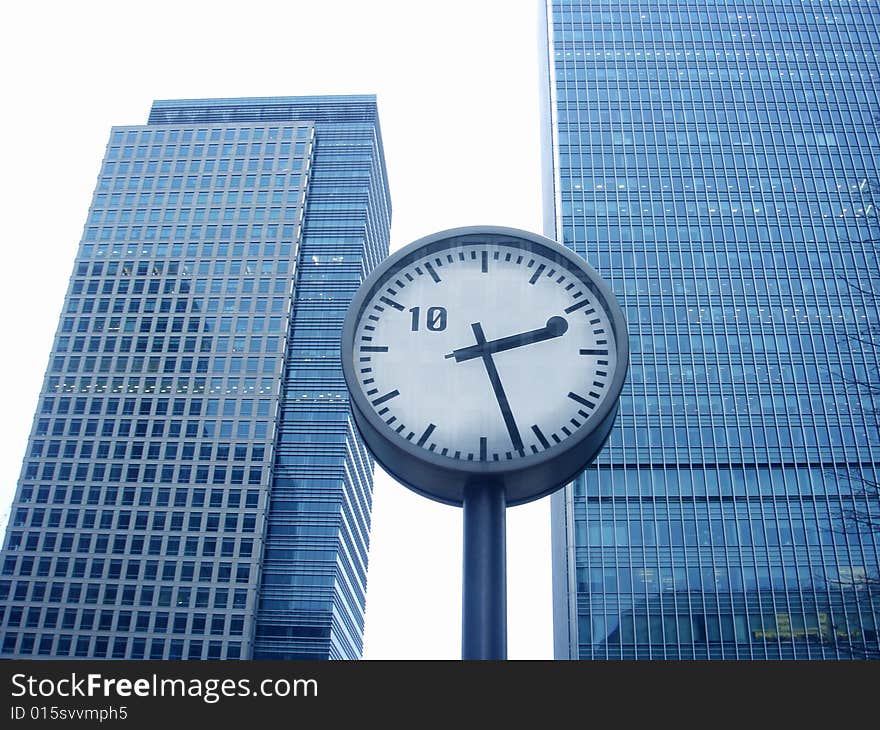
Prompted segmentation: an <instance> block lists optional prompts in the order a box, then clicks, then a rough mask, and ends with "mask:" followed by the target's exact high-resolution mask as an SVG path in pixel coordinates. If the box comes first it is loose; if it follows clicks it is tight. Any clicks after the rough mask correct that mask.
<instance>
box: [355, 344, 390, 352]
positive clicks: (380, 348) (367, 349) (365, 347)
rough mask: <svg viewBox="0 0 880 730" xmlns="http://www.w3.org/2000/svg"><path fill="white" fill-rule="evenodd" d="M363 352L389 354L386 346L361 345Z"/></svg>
mask: <svg viewBox="0 0 880 730" xmlns="http://www.w3.org/2000/svg"><path fill="white" fill-rule="evenodd" d="M361 352H388V348H387V347H386V346H385V345H361Z"/></svg>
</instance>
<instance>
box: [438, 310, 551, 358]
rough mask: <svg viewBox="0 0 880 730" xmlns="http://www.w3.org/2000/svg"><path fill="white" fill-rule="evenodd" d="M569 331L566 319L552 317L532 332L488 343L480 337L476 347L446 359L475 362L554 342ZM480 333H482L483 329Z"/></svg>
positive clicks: (459, 350) (461, 349)
mask: <svg viewBox="0 0 880 730" xmlns="http://www.w3.org/2000/svg"><path fill="white" fill-rule="evenodd" d="M477 326H479V324H477V325H471V327H477ZM567 330H568V322H566V321H565V318H563V317H550V319H548V320H547V326H546V327H541V328H539V329H536V330H530V331H529V332H521V333H519V334H518V335H510V336H509V337H502V338H500V339H498V340H489V341H488V342H486V340H485V338H483V340H482V341H480V338H479V337H478V338H477V344H476V345H470V346H469V347H461V348H459V349H458V350H453V351H452V352H450V353H449V354H448V355H446V358H447V359H448V358H450V357H454V358H455V362H464V361H465V360H473V359H474V358H475V357H483V356H484V355H491V354H493V353H495V352H503V351H504V350H512V349H513V348H515V347H522V346H523V345H531V344H533V343H535V342H543V341H544V340H552V339H553V338H554V337H561V336H562V335H564V334H565V333H566V331H567ZM480 331H482V329H481V330H480ZM475 332H476V330H475Z"/></svg>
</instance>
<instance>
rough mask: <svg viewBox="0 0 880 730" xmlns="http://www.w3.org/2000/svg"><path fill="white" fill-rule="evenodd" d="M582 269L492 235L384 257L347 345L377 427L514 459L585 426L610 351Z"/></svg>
mask: <svg viewBox="0 0 880 730" xmlns="http://www.w3.org/2000/svg"><path fill="white" fill-rule="evenodd" d="M586 280H588V275H587V274H586V273H585V272H584V271H582V270H580V269H579V268H578V267H577V266H576V265H575V264H573V263H571V262H568V261H562V262H560V261H558V260H554V259H550V258H545V257H544V256H542V255H539V254H538V253H535V252H533V251H532V250H530V249H529V248H526V247H518V246H516V245H506V244H502V243H485V244H483V243H479V242H474V243H466V244H462V243H460V242H459V243H450V245H449V247H448V248H439V249H435V250H433V251H432V252H430V253H425V254H424V255H423V256H422V257H420V258H416V259H415V260H412V261H411V263H409V264H406V265H405V266H403V267H402V268H392V269H390V270H389V271H388V272H387V273H386V275H385V276H384V278H383V279H382V281H381V282H380V283H379V284H378V285H377V286H376V287H375V288H374V289H373V294H372V295H371V296H370V298H369V299H368V300H367V301H366V303H365V305H364V306H363V308H362V309H361V312H360V314H359V317H358V320H357V322H356V324H355V331H354V340H353V352H352V353H351V354H352V356H353V363H354V375H355V377H356V378H357V383H358V386H359V387H360V389H361V391H362V393H363V395H364V396H365V398H366V401H367V402H368V404H369V407H370V408H372V409H373V411H374V412H375V414H376V415H377V416H378V418H379V419H381V422H382V423H384V424H385V428H387V429H388V431H389V437H390V438H399V439H403V440H405V441H408V442H409V443H410V444H412V445H414V446H416V447H417V448H420V449H424V450H426V451H428V452H431V453H432V454H435V455H437V456H440V457H447V458H449V459H454V460H464V461H482V462H506V463H509V464H510V466H511V468H514V467H515V463H514V462H516V460H518V459H524V458H526V457H530V456H532V455H533V454H539V453H542V452H544V451H547V450H549V449H551V448H553V447H554V446H556V445H557V444H561V443H564V442H565V441H566V440H567V439H569V438H574V437H576V436H577V434H578V432H579V431H580V430H581V429H584V428H590V427H591V426H592V424H591V421H590V419H591V416H592V414H594V413H595V412H596V411H597V409H598V406H599V405H600V404H601V403H602V402H603V401H604V400H605V399H607V398H608V397H609V385H610V383H611V381H612V379H613V377H614V373H615V368H616V367H617V364H618V360H617V351H616V348H615V338H614V333H613V331H612V325H611V321H610V319H609V315H608V313H607V312H606V311H605V309H604V307H603V305H602V303H601V301H600V300H599V298H598V297H597V296H596V294H595V293H594V291H593V290H592V289H591V288H590V287H589V286H588V285H587V284H586V283H585V281H586ZM611 397H616V395H612V396H611Z"/></svg>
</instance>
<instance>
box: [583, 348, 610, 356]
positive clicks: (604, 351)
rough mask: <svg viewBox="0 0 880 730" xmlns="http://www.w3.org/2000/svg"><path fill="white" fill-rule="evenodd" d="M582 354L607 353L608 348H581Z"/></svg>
mask: <svg viewBox="0 0 880 730" xmlns="http://www.w3.org/2000/svg"><path fill="white" fill-rule="evenodd" d="M580 354H581V355H597V356H598V355H607V354H608V350H596V349H590V348H584V349H582V350H580Z"/></svg>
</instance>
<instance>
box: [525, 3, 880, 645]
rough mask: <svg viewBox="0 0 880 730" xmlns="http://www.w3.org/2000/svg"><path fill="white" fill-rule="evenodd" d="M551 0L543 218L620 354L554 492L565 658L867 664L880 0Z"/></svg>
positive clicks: (874, 613) (874, 640) (879, 537)
mask: <svg viewBox="0 0 880 730" xmlns="http://www.w3.org/2000/svg"><path fill="white" fill-rule="evenodd" d="M542 8H543V11H542V12H543V14H544V18H543V21H544V23H545V30H546V34H545V35H544V48H543V58H544V62H545V69H544V72H545V74H546V76H545V79H546V87H545V100H544V101H545V105H544V112H545V115H546V118H545V123H544V135H545V139H544V172H545V180H544V202H545V221H546V233H547V234H548V235H550V236H553V237H556V238H557V239H558V240H560V241H562V242H564V243H565V244H566V245H567V246H569V247H571V248H573V249H574V250H575V251H577V252H578V253H579V254H581V255H583V256H585V257H586V258H587V259H588V260H589V261H590V262H591V263H593V264H594V265H595V266H596V267H597V269H598V270H599V272H600V273H601V274H602V275H603V277H604V278H605V279H606V280H607V281H608V282H609V283H610V285H611V287H612V289H613V290H614V291H615V293H616V294H617V296H618V297H619V298H620V301H621V304H622V305H623V307H624V310H625V312H626V316H627V320H628V324H629V329H630V335H631V348H632V357H631V367H630V374H629V382H628V384H627V386H626V388H625V391H624V394H623V397H622V398H621V405H620V415H619V419H618V423H617V425H616V427H615V430H614V432H613V434H612V437H611V439H610V441H609V443H608V445H607V446H606V448H605V450H604V452H603V453H602V455H601V456H600V458H599V459H598V461H597V463H596V464H595V465H594V466H593V467H591V468H590V469H589V470H588V471H587V472H586V473H585V474H584V475H583V476H582V477H581V478H580V479H578V480H577V481H576V482H574V483H573V484H572V485H570V486H569V487H567V488H566V490H564V491H563V492H560V493H558V494H557V495H556V496H554V498H553V504H552V514H553V556H554V573H553V580H554V627H555V628H554V635H555V651H556V655H557V656H558V657H560V658H582V659H619V658H630V659H653V658H656V659H693V658H697V659H699V658H724V659H734V658H736V659H772V658H804V659H814V658H815V659H820V658H821V659H833V658H841V659H842V658H850V657H855V658H860V657H863V656H872V655H873V656H877V655H878V648H880V647H878V635H877V622H878V621H880V597H878V595H877V594H878V591H877V588H878V582H877V566H878V543H880V532H878V530H877V528H876V525H877V520H876V516H877V514H878V491H877V488H876V484H877V481H878V471H877V467H878V465H877V460H878V458H880V444H878V423H877V417H876V410H875V407H874V406H873V405H872V389H875V387H876V385H878V384H880V380H878V375H877V373H878V347H877V346H876V345H875V344H874V343H873V341H872V339H871V337H872V328H874V332H876V327H877V323H878V293H880V277H878V258H877V244H878V240H880V229H878V225H877V223H878V221H877V209H876V197H877V190H878V164H880V160H878V152H877V150H878V108H880V104H878V102H880V98H878V87H880V73H878V68H880V64H878V60H880V3H878V2H877V1H876V0H867V1H865V0H861V1H860V2H856V1H855V0H823V1H822V2H819V1H818V0H813V1H811V0H734V1H725V0H707V1H705V2H699V3H695V2H677V1H675V0H670V1H669V2H664V3H662V4H657V3H650V2H646V1H645V0H618V1H616V2H609V1H608V0H590V1H589V2H588V1H586V0H555V1H552V0H551V1H549V2H547V3H546V4H544V3H542ZM865 515H873V520H874V527H873V528H872V527H871V526H869V525H866V523H865V520H863V519H859V516H862V517H863V516H865Z"/></svg>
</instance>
